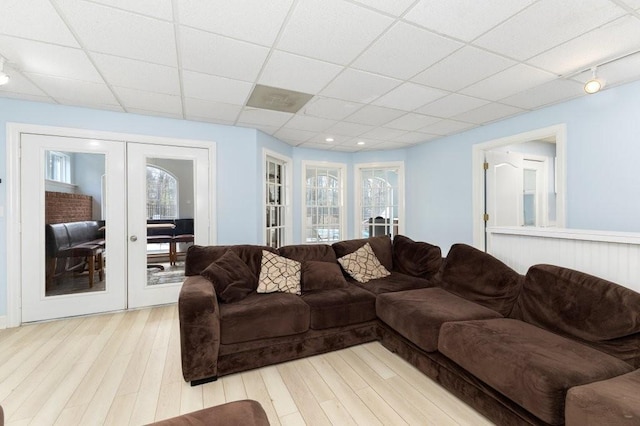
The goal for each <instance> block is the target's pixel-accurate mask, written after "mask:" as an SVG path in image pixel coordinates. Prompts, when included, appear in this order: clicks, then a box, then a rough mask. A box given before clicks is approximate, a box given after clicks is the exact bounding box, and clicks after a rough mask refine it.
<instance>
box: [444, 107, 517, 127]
mask: <svg viewBox="0 0 640 426" xmlns="http://www.w3.org/2000/svg"><path fill="white" fill-rule="evenodd" d="M523 111H524V110H523V109H520V108H516V107H514V106H509V105H503V104H497V103H490V104H488V105H484V106H481V107H480V108H476V109H474V110H471V111H467V112H465V113H463V114H460V115H457V116H456V117H454V118H455V119H456V120H461V121H466V122H468V123H475V124H484V123H489V122H492V121H495V120H499V119H501V118H505V117H509V116H512V115H515V114H518V113H521V112H523Z"/></svg>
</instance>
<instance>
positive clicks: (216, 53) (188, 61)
mask: <svg viewBox="0 0 640 426" xmlns="http://www.w3.org/2000/svg"><path fill="white" fill-rule="evenodd" d="M180 48H181V52H182V66H183V67H184V69H187V70H191V71H199V72H203V73H206V74H213V75H219V76H222V77H229V78H233V79H236V80H244V81H251V82H253V81H254V80H255V78H256V77H257V76H258V73H259V72H260V69H261V68H262V65H263V64H264V61H265V59H266V58H267V54H268V53H269V49H267V48H266V47H262V46H257V45H255V44H251V43H246V42H243V41H238V40H233V39H230V38H228V37H222V36H219V35H215V34H210V33H206V32H204V31H198V30H192V29H190V28H186V27H181V30H180Z"/></svg>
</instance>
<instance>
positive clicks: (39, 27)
mask: <svg viewBox="0 0 640 426" xmlns="http://www.w3.org/2000/svg"><path fill="white" fill-rule="evenodd" d="M0 34H6V35H13V36H17V37H23V38H27V39H32V40H40V41H46V42H48V43H54V44H61V45H64V46H71V47H80V46H79V45H78V42H77V41H76V39H75V37H73V34H72V33H71V31H69V28H68V27H67V26H66V24H65V23H64V21H63V20H62V19H61V18H60V16H59V15H58V13H57V12H56V10H55V9H54V7H53V6H52V5H51V2H49V1H48V0H4V1H3V2H2V13H0Z"/></svg>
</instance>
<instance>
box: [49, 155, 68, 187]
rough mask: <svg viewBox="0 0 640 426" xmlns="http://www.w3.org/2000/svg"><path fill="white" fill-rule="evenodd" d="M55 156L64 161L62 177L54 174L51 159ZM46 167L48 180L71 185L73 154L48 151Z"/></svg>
mask: <svg viewBox="0 0 640 426" xmlns="http://www.w3.org/2000/svg"><path fill="white" fill-rule="evenodd" d="M54 158H57V159H58V161H60V162H61V163H62V170H61V173H62V175H63V176H62V177H60V176H54V174H53V169H52V167H51V161H52V160H53V159H54ZM45 168H46V169H45V176H46V179H47V180H50V181H52V182H60V183H66V184H68V185H71V156H69V154H67V153H64V152H60V151H47V161H46V163H45Z"/></svg>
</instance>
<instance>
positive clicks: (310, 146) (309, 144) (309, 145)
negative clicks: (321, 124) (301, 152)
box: [298, 142, 336, 150]
mask: <svg viewBox="0 0 640 426" xmlns="http://www.w3.org/2000/svg"><path fill="white" fill-rule="evenodd" d="M298 146H299V147H301V148H307V149H321V150H327V149H333V148H334V147H335V146H336V145H328V144H326V143H316V142H304V143H301V144H300V145H298Z"/></svg>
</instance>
